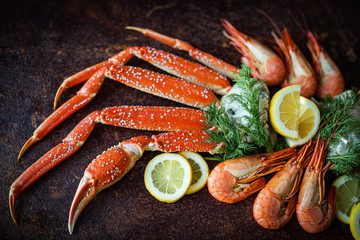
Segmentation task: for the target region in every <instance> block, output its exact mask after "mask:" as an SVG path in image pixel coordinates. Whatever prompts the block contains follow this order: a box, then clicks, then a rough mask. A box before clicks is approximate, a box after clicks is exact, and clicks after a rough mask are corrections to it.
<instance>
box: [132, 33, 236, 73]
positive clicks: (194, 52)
mask: <svg viewBox="0 0 360 240" xmlns="http://www.w3.org/2000/svg"><path fill="white" fill-rule="evenodd" d="M126 29H130V30H135V31H138V32H140V33H142V34H144V35H145V36H147V37H151V38H153V39H156V40H158V41H160V42H162V43H165V44H167V45H169V46H170V47H173V48H175V49H180V50H184V51H187V52H188V53H189V54H190V56H191V57H193V58H195V59H196V60H198V61H199V62H201V63H202V64H204V65H206V66H208V67H209V68H211V69H214V70H215V71H217V72H220V73H221V74H223V75H225V76H227V77H228V78H231V79H233V78H234V72H236V71H237V70H238V69H237V68H236V67H235V66H233V65H231V64H229V63H226V62H224V61H222V60H220V59H218V58H216V57H214V56H212V55H210V54H208V53H206V52H203V51H201V50H199V49H197V48H194V47H193V46H191V45H190V44H188V43H187V42H184V41H181V40H179V39H175V38H171V37H168V36H165V35H163V34H160V33H158V32H155V31H152V30H150V29H143V28H139V27H131V26H128V27H126Z"/></svg>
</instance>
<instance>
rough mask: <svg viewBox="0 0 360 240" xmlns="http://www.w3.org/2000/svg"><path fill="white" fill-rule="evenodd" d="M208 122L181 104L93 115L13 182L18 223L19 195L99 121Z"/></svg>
mask: <svg viewBox="0 0 360 240" xmlns="http://www.w3.org/2000/svg"><path fill="white" fill-rule="evenodd" d="M204 121H205V120H204V117H203V112H202V111H200V110H194V109H189V108H177V107H141V106H140V107H139V106H121V107H110V108H105V109H103V110H102V111H96V112H93V113H91V114H89V115H88V116H87V117H86V118H84V119H83V120H82V121H81V122H80V123H79V124H78V125H77V126H76V127H75V128H74V129H73V130H72V131H71V132H70V133H69V135H68V136H67V137H66V138H65V139H63V141H62V143H60V144H59V145H57V146H56V147H54V148H53V149H51V150H50V151H49V152H47V153H46V154H45V155H44V156H43V157H41V158H40V159H39V160H37V161H36V162H35V163H34V164H33V165H31V166H30V167H29V168H28V169H27V170H26V171H25V172H23V173H22V174H21V175H20V177H18V179H16V181H15V182H14V183H13V184H12V185H11V187H10V192H9V206H10V213H11V216H12V218H13V220H14V222H15V223H16V217H15V200H16V197H17V196H19V195H20V194H21V193H22V192H23V191H24V190H25V189H26V188H28V187H29V186H30V185H31V184H32V183H33V182H35V181H36V180H37V179H39V178H40V177H41V176H43V175H44V174H45V173H46V172H48V171H49V170H50V169H52V168H53V167H55V166H56V165H57V164H59V163H60V162H62V161H63V160H65V159H66V158H68V157H69V156H71V155H72V154H74V153H75V152H76V151H77V150H78V149H79V148H80V147H81V146H82V145H83V144H84V142H85V141H86V139H87V138H88V137H89V135H90V134H91V131H92V129H93V128H94V126H95V124H96V123H102V124H108V125H113V126H119V127H126V128H133V129H141V130H152V131H175V130H188V131H193V130H196V131H200V130H204V125H203V124H204Z"/></svg>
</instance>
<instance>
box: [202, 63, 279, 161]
mask: <svg viewBox="0 0 360 240" xmlns="http://www.w3.org/2000/svg"><path fill="white" fill-rule="evenodd" d="M238 71H239V73H235V79H234V82H235V84H237V85H238V86H239V87H240V88H241V89H242V90H243V92H244V94H241V95H239V94H230V95H228V97H230V98H231V99H232V100H233V101H237V102H238V103H239V104H241V106H242V107H243V108H244V109H245V110H246V111H247V112H248V113H250V114H249V116H243V118H244V119H246V120H247V122H248V126H245V125H244V124H236V125H234V124H233V123H232V121H231V119H230V117H229V116H228V114H227V113H226V112H225V109H224V107H222V106H220V104H217V103H216V102H214V103H213V104H212V105H211V106H209V107H208V108H207V109H206V110H205V119H206V125H207V127H210V128H211V127H216V130H215V131H214V130H213V129H209V130H207V132H208V133H209V135H210V139H209V142H213V143H222V146H221V148H220V149H219V151H218V152H217V157H218V158H220V159H222V160H226V159H231V158H237V157H243V156H246V155H249V154H253V153H256V152H258V151H259V149H260V148H265V149H266V151H268V152H272V151H273V149H274V144H273V143H272V141H271V139H270V136H269V133H268V132H267V131H266V129H265V127H264V124H263V123H261V118H260V112H259V110H260V109H259V108H260V107H259V101H260V96H261V94H260V91H261V89H260V84H259V81H261V80H259V79H256V78H251V68H249V67H247V66H246V65H245V64H242V68H241V69H239V70H238ZM256 84H259V87H254V86H255V85H256ZM247 136H250V137H251V139H252V142H251V143H250V142H247V141H245V140H244V139H245V138H246V137H247Z"/></svg>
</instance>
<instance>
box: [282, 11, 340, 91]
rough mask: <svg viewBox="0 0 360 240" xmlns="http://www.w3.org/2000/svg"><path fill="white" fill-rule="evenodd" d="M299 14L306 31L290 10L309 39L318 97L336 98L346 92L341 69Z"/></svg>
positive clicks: (301, 14)
mask: <svg viewBox="0 0 360 240" xmlns="http://www.w3.org/2000/svg"><path fill="white" fill-rule="evenodd" d="M299 13H300V16H301V18H302V20H303V22H304V25H305V29H304V28H303V27H302V26H301V25H300V23H299V22H298V21H297V20H296V18H295V16H294V15H293V14H292V13H291V12H290V10H289V14H290V16H291V17H292V18H293V20H294V22H295V23H296V24H297V25H298V27H299V29H300V31H301V32H302V33H303V34H304V35H305V36H306V37H307V39H308V42H307V47H308V48H309V50H310V53H311V57H312V66H313V69H314V70H315V74H316V78H317V83H318V87H317V89H316V96H318V97H320V98H323V97H324V96H326V95H330V96H332V97H334V96H336V95H339V94H341V93H342V92H344V88H345V82H344V78H343V75H342V74H341V71H340V69H339V68H338V66H337V65H336V63H335V62H334V60H333V59H332V58H331V57H330V55H329V54H328V53H327V52H326V51H325V49H324V48H323V47H322V46H321V45H320V43H319V41H318V38H317V35H316V34H315V33H314V32H312V31H310V30H309V27H308V25H307V23H306V20H305V16H304V14H303V13H302V12H300V11H299Z"/></svg>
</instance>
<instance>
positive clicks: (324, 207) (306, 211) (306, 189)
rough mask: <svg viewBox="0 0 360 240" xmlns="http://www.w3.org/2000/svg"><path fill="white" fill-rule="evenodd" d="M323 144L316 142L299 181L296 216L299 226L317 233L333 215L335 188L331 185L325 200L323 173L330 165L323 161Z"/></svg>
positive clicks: (328, 223)
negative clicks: (302, 176)
mask: <svg viewBox="0 0 360 240" xmlns="http://www.w3.org/2000/svg"><path fill="white" fill-rule="evenodd" d="M325 148H326V146H325V144H324V141H320V137H319V138H318V141H317V143H316V147H315V152H314V154H313V156H312V158H311V160H310V163H309V165H308V166H307V169H306V172H305V174H304V178H303V180H302V183H301V187H300V192H299V199H298V203H297V205H296V216H297V219H298V221H299V224H300V226H301V227H302V228H303V229H304V230H305V231H307V232H309V233H318V232H321V231H323V230H325V229H326V228H327V227H329V226H330V225H331V223H332V221H333V219H334V215H335V202H336V188H335V187H331V188H330V191H329V194H328V198H327V200H324V195H325V189H324V188H325V180H324V176H325V173H326V172H327V171H328V170H329V169H330V168H331V167H332V163H331V162H327V164H326V165H325V166H324V162H325V155H326V154H325Z"/></svg>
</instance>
